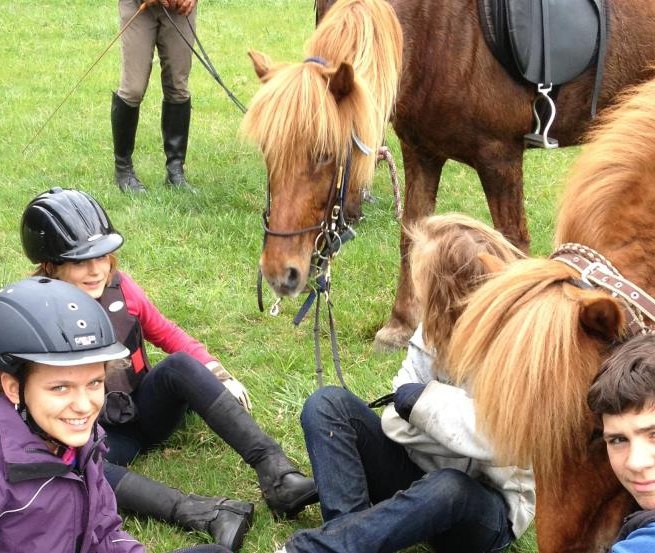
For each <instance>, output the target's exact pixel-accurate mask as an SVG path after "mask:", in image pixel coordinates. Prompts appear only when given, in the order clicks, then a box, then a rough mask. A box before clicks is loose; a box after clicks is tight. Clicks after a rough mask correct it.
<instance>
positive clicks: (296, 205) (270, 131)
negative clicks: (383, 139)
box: [242, 52, 378, 296]
mask: <svg viewBox="0 0 655 553" xmlns="http://www.w3.org/2000/svg"><path fill="white" fill-rule="evenodd" d="M250 57H251V59H252V61H253V65H254V68H255V72H256V74H257V75H258V77H259V79H260V80H261V82H262V87H261V88H260V90H259V91H258V92H257V94H256V95H255V97H254V98H253V101H252V103H251V105H250V107H249V109H248V112H247V114H246V116H245V118H244V121H243V126H242V129H243V132H244V133H245V134H246V135H247V136H248V137H250V138H251V139H252V140H253V141H255V142H256V143H257V144H258V145H259V147H260V148H261V150H262V152H263V154H264V158H265V161H266V165H267V174H268V184H267V186H268V202H267V203H268V205H267V209H266V211H267V213H266V217H265V227H266V231H265V232H266V240H265V243H264V249H263V252H262V256H261V259H260V267H261V270H262V274H263V275H264V277H265V278H266V280H267V281H268V282H269V284H270V285H271V286H272V288H273V289H274V290H275V292H276V293H277V294H278V295H280V296H295V295H297V294H299V293H300V292H302V290H303V289H304V287H305V285H306V283H307V278H308V276H309V274H310V269H311V267H310V265H311V260H312V257H313V253H314V252H315V244H316V242H317V239H318V238H319V234H320V233H321V232H322V230H321V226H322V225H326V224H327V223H329V221H330V218H331V217H332V214H333V212H334V206H335V205H339V203H340V200H339V194H340V190H345V191H346V193H345V195H344V197H343V200H342V202H341V203H342V209H343V210H344V211H345V212H346V213H357V212H358V211H359V203H360V201H361V200H360V198H361V194H360V190H361V186H362V185H363V184H364V183H366V182H370V180H371V179H372V175H373V170H374V167H375V152H373V151H367V146H366V145H370V146H371V147H373V146H376V145H377V140H378V138H377V137H376V134H375V130H376V129H374V128H372V127H373V126H372V125H371V124H370V121H373V120H375V117H376V112H375V109H374V107H373V103H372V102H371V99H370V97H369V92H368V89H367V88H366V86H363V85H362V83H360V82H359V80H358V78H357V77H356V76H355V74H354V71H353V68H352V66H351V65H350V64H348V63H330V62H327V61H325V60H323V59H321V58H309V59H308V60H306V61H305V62H303V63H296V64H288V65H273V64H272V63H271V61H270V59H269V58H267V57H266V56H264V55H262V54H259V53H256V52H251V53H250ZM344 174H345V175H346V176H347V178H345V177H343V178H342V176H343V175H344ZM340 187H341V188H340Z"/></svg>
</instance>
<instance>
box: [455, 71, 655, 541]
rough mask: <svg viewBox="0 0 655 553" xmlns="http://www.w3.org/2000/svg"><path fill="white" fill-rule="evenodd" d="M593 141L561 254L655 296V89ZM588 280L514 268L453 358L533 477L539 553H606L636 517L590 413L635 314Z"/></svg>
mask: <svg viewBox="0 0 655 553" xmlns="http://www.w3.org/2000/svg"><path fill="white" fill-rule="evenodd" d="M590 139H591V142H590V143H589V144H588V145H586V146H585V147H584V148H583V151H582V154H581V156H580V157H579V158H578V161H577V164H576V165H575V167H574V169H573V172H572V174H571V176H570V180H569V183H568V187H567V189H566V192H565V195H564V199H563V202H562V207H561V209H560V212H559V217H558V223H557V235H556V242H557V243H559V244H561V243H566V242H575V243H578V244H583V245H584V246H587V247H590V248H593V249H594V250H596V251H597V252H598V253H600V254H601V255H603V256H605V257H606V258H607V259H608V260H609V261H610V262H611V263H612V264H613V265H614V267H615V268H616V269H617V270H618V271H620V272H621V273H622V274H623V275H624V277H626V278H627V279H629V280H630V281H632V282H633V283H634V284H636V285H637V286H639V287H641V288H642V289H643V290H645V291H646V292H648V293H650V294H652V293H653V292H654V291H655V209H653V206H654V205H655V81H651V82H648V83H645V84H643V85H641V86H639V87H637V88H636V89H634V90H633V91H631V92H630V93H628V94H626V95H625V96H624V97H623V98H622V99H621V102H620V104H619V105H618V107H616V109H612V110H611V111H610V112H608V113H606V114H605V115H604V117H603V118H602V122H601V124H600V125H599V126H598V127H597V128H596V130H595V131H594V132H593V133H592V134H591V136H590ZM579 279H580V274H579V273H578V272H577V271H576V270H574V269H572V268H570V267H569V266H567V265H565V264H563V263H561V262H559V261H554V260H549V259H532V260H526V261H518V262H516V263H514V264H511V265H510V266H508V268H507V269H506V270H505V271H503V272H501V273H499V274H498V275H497V276H496V277H494V278H493V279H491V280H490V281H489V282H487V283H486V284H485V285H483V286H482V287H481V288H480V289H479V290H478V291H477V292H476V293H474V294H473V295H472V296H471V297H470V298H469V300H470V301H469V305H468V307H467V309H466V310H465V311H464V313H463V315H462V317H461V318H460V319H459V321H458V325H457V326H456V328H455V331H454V334H453V337H452V341H451V350H450V352H449V359H450V362H449V363H450V367H451V371H452V375H453V377H454V378H455V379H456V380H458V381H466V382H467V383H468V385H469V386H470V388H471V390H472V392H473V395H474V396H475V398H476V401H477V409H478V417H479V424H480V425H481V428H482V429H483V430H484V431H485V432H486V433H487V434H488V435H489V437H490V438H491V439H492V442H493V443H494V444H495V446H496V450H497V454H498V455H499V456H500V457H501V458H504V459H505V460H506V461H507V462H511V463H519V464H521V463H530V462H532V463H533V465H534V469H535V474H536V477H537V535H538V541H539V551H540V553H563V552H569V553H572V552H580V553H592V552H593V553H597V552H600V551H604V547H606V546H607V545H608V543H610V542H611V540H612V539H613V537H614V534H615V533H616V531H617V528H618V526H619V524H620V521H621V519H622V517H623V516H624V515H625V514H626V513H627V512H628V511H629V510H630V509H631V508H632V501H631V498H630V497H629V496H628V494H627V492H625V491H624V490H623V489H622V487H621V485H620V484H619V483H618V481H617V480H616V479H615V478H614V476H613V474H612V471H611V469H610V467H609V464H608V461H607V456H606V453H605V447H604V444H603V443H602V441H601V440H599V439H594V438H593V429H594V420H593V418H592V417H591V414H590V412H589V411H588V409H587V407H586V403H585V398H586V394H587V389H588V387H589V384H590V383H591V380H592V379H593V377H594V375H595V374H596V372H597V370H598V368H599V366H600V363H601V361H602V360H603V359H604V358H605V357H606V356H607V355H608V353H609V351H610V350H611V348H612V346H613V345H614V344H615V343H616V341H617V340H620V339H622V338H625V337H626V336H627V335H628V334H629V331H628V327H627V325H626V319H627V318H626V314H625V313H626V311H625V305H624V304H623V302H622V300H620V299H618V298H616V297H614V296H612V295H611V294H610V293H609V292H607V291H605V290H603V289H601V288H592V289H589V288H586V287H584V286H583V287H579V286H578V285H577V284H578V281H579Z"/></svg>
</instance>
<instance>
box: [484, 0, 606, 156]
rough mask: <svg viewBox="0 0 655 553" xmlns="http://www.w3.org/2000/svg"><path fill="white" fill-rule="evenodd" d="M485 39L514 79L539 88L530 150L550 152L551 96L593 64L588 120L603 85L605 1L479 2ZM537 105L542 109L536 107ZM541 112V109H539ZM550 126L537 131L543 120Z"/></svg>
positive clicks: (593, 112) (534, 0) (552, 143)
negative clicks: (593, 73) (540, 148)
mask: <svg viewBox="0 0 655 553" xmlns="http://www.w3.org/2000/svg"><path fill="white" fill-rule="evenodd" d="M478 7H479V11H480V23H481V26H482V30H483V33H484V37H485V39H486V41H487V44H488V46H489V48H490V50H491V51H492V52H493V54H494V56H495V57H496V58H497V59H498V60H499V61H500V63H501V64H502V65H503V66H504V67H505V69H506V70H507V71H508V72H509V73H510V74H511V75H512V76H513V77H514V78H516V79H518V80H522V81H527V82H530V83H533V84H535V85H537V92H538V94H537V96H536V97H535V102H534V104H533V112H534V115H535V119H536V128H535V131H534V132H533V133H530V134H527V135H526V143H527V144H528V145H530V146H541V147H545V148H552V147H556V146H557V141H556V140H554V139H552V138H550V139H549V138H548V136H547V134H548V130H549V128H550V126H551V125H552V122H553V120H554V118H555V104H554V102H553V100H552V98H551V97H550V96H549V93H550V92H551V91H552V88H553V86H558V85H561V84H564V83H567V82H569V81H571V80H573V79H575V78H576V77H577V76H579V75H580V74H581V73H583V72H584V71H585V70H587V69H588V68H589V67H591V66H592V65H594V64H596V82H595V85H594V91H593V97H592V108H591V113H592V116H593V115H595V112H596V102H597V99H598V93H599V92H600V86H601V84H602V73H603V62H604V58H605V50H606V42H607V26H608V16H607V11H606V7H605V0H478ZM540 102H544V103H543V104H541V108H542V109H541V110H540V109H538V108H539V107H540ZM543 108H545V109H543ZM544 114H546V115H547V116H548V122H547V124H546V125H545V127H544V130H543V133H542V132H541V117H540V115H544Z"/></svg>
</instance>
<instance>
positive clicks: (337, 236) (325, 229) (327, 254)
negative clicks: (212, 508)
mask: <svg viewBox="0 0 655 553" xmlns="http://www.w3.org/2000/svg"><path fill="white" fill-rule="evenodd" d="M353 145H354V146H356V147H357V148H358V149H359V150H360V151H361V152H362V153H363V154H364V155H371V153H372V151H371V149H370V148H368V147H367V146H366V145H364V144H363V143H362V142H361V140H360V139H359V138H357V137H355V136H353ZM351 161H352V145H349V146H348V147H347V149H346V152H345V153H344V155H342V157H341V161H340V163H339V165H338V168H337V171H336V172H335V174H334V177H333V179H332V184H331V186H330V194H329V196H328V202H327V205H326V208H325V212H324V215H323V219H322V220H321V221H320V222H319V223H316V224H314V225H309V226H306V227H303V228H300V229H294V230H274V229H272V228H271V227H270V222H269V221H270V215H271V190H270V178H269V179H267V183H266V208H265V210H264V212H263V213H262V227H263V229H264V244H266V239H267V237H268V236H277V237H281V238H291V237H294V236H299V235H301V234H306V233H308V232H318V234H317V236H316V240H315V241H314V251H313V252H312V261H311V267H312V274H313V276H314V278H313V282H312V283H311V284H310V285H309V286H310V288H311V291H310V292H309V294H308V296H307V299H306V300H305V302H304V303H303V304H302V306H301V307H300V309H299V310H298V313H296V316H295V317H294V318H293V324H294V325H296V326H297V325H299V324H300V323H301V322H302V321H303V319H304V318H305V316H306V315H307V313H308V312H309V309H310V307H311V306H312V304H313V303H314V302H316V311H315V314H314V361H315V364H316V378H317V381H318V386H319V387H322V386H323V364H322V362H321V346H320V318H319V313H320V306H321V296H323V297H324V299H325V303H326V305H327V308H328V320H329V325H330V347H331V350H332V360H333V363H334V368H335V371H336V373H337V377H338V379H339V382H340V383H341V385H342V386H343V387H344V388H346V384H345V381H344V379H343V374H342V371H341V359H340V357H339V349H338V344H337V333H336V326H335V323H334V316H333V314H332V306H333V305H332V300H331V299H330V288H331V283H332V279H331V263H332V259H333V258H334V257H335V256H336V255H337V254H338V253H339V252H340V251H341V247H342V246H343V244H345V243H346V242H348V241H349V240H352V239H353V238H355V236H356V233H355V230H354V229H353V228H352V227H351V226H350V225H349V224H348V221H347V220H346V217H345V203H346V197H347V195H348V184H349V180H350V166H351ZM262 280H263V279H262V272H261V268H260V269H259V272H258V275H257V304H258V306H259V310H260V311H262V312H263V311H264V302H263V299H262V296H263V290H262V288H263V284H262ZM281 301H282V298H277V300H276V301H275V303H274V304H273V306H272V307H271V309H270V314H271V315H273V316H276V315H277V314H278V313H279V306H280V302H281Z"/></svg>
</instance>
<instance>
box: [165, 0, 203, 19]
mask: <svg viewBox="0 0 655 553" xmlns="http://www.w3.org/2000/svg"><path fill="white" fill-rule="evenodd" d="M168 1H169V2H170V1H174V2H175V6H171V7H172V8H173V9H174V10H175V11H177V13H179V14H180V15H185V16H186V15H189V14H190V13H191V12H192V11H193V8H195V7H196V4H197V3H198V2H197V0H168Z"/></svg>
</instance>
